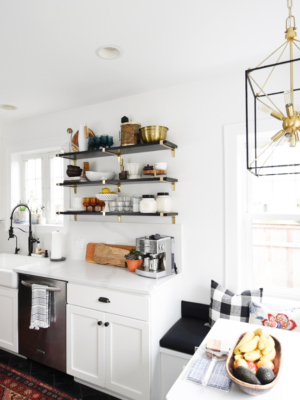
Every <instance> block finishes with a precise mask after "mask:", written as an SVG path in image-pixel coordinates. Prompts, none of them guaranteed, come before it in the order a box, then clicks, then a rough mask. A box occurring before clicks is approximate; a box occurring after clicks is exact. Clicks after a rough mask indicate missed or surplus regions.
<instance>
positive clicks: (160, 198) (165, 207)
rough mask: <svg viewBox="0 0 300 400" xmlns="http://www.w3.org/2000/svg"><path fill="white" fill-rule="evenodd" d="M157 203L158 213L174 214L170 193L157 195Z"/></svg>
mask: <svg viewBox="0 0 300 400" xmlns="http://www.w3.org/2000/svg"><path fill="white" fill-rule="evenodd" d="M156 203H157V211H158V212H166V213H168V212H172V199H171V197H170V196H169V193H168V192H161V193H157V197H156Z"/></svg>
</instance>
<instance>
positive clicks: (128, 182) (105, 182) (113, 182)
mask: <svg viewBox="0 0 300 400" xmlns="http://www.w3.org/2000/svg"><path fill="white" fill-rule="evenodd" d="M161 178H162V180H161ZM161 178H160V177H159V176H158V177H156V178H141V179H121V180H118V179H113V180H101V181H85V182H62V183H57V186H66V187H75V186H77V187H78V186H100V185H118V184H119V183H121V184H122V185H132V184H145V183H176V182H178V179H174V178H169V177H167V176H163V177H161Z"/></svg>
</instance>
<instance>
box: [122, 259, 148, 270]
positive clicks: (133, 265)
mask: <svg viewBox="0 0 300 400" xmlns="http://www.w3.org/2000/svg"><path fill="white" fill-rule="evenodd" d="M143 261H144V260H126V264H127V267H128V271H130V272H135V270H136V269H137V268H140V267H141V266H142V265H143Z"/></svg>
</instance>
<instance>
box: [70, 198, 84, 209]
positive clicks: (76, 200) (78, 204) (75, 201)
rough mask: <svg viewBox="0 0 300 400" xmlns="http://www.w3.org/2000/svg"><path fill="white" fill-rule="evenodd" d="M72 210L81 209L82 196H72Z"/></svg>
mask: <svg viewBox="0 0 300 400" xmlns="http://www.w3.org/2000/svg"><path fill="white" fill-rule="evenodd" d="M72 208H73V209H74V210H82V209H84V206H83V198H82V197H74V198H73V207H72Z"/></svg>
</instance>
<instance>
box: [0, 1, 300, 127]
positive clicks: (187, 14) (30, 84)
mask: <svg viewBox="0 0 300 400" xmlns="http://www.w3.org/2000/svg"><path fill="white" fill-rule="evenodd" d="M286 3H287V1H286V0H263V1H262V0H43V1H41V0H26V1H24V0H1V1H0V57H1V59H0V104H13V105H15V106H17V107H18V110H17V111H4V110H0V123H8V122H11V121H15V120H19V119H23V118H28V117H32V116H35V115H40V114H44V113H48V112H54V111H58V110H64V109H69V108H74V107H79V106H84V105H90V104H95V103H99V102H102V101H106V100H110V99H115V98H119V97H124V96H128V95H133V94H137V93H142V92H147V91H151V90H154V89H157V88H162V87H168V86H174V85H177V84H183V83H187V82H191V81H195V80H200V79H203V78H205V77H206V76H211V75H214V74H222V73H227V72H228V71H230V70H231V69H233V70H236V71H241V73H243V71H244V70H245V69H247V68H248V67H250V66H251V67H253V66H255V65H256V64H258V62H259V61H261V59H262V58H264V56H266V55H268V54H269V53H271V51H272V50H275V48H276V47H278V46H279V45H280V44H282V43H283V42H284V28H285V18H286V17H287V8H286ZM294 3H295V6H294V15H295V16H296V17H297V16H299V18H298V23H299V24H300V1H296V0H295V1H294ZM296 3H297V4H296ZM299 26H300V25H299ZM101 45H118V46H120V47H121V48H122V49H123V51H124V54H123V56H122V57H121V58H119V59H116V60H114V61H111V60H103V59H101V58H99V57H96V55H95V50H96V48H98V47H99V46H101ZM199 95H201V94H199Z"/></svg>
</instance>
